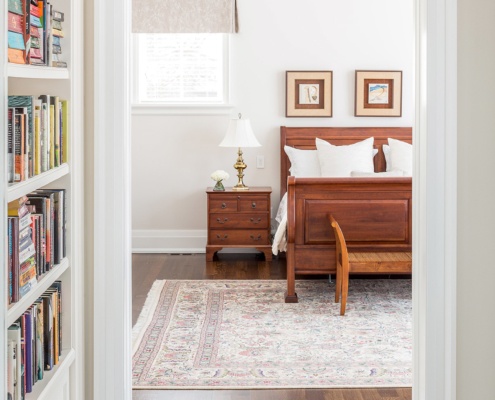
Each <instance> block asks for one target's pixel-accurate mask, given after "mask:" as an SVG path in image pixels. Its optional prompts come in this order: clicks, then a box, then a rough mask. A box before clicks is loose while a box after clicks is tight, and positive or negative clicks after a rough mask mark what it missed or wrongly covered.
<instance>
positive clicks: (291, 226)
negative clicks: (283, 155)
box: [285, 176, 297, 303]
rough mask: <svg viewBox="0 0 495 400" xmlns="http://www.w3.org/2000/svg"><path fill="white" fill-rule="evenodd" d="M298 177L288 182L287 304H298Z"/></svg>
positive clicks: (289, 179)
mask: <svg viewBox="0 0 495 400" xmlns="http://www.w3.org/2000/svg"><path fill="white" fill-rule="evenodd" d="M295 184H296V177H294V176H289V178H288V180H287V252H286V254H287V292H286V293H285V302H286V303H297V293H296V272H295V271H296V270H295V262H296V258H295V215H296V204H295V198H294V188H295V186H294V185H295Z"/></svg>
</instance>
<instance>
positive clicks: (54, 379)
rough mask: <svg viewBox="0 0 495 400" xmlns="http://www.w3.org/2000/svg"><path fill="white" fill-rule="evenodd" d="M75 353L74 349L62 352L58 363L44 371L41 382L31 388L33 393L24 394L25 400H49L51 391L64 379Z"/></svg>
mask: <svg viewBox="0 0 495 400" xmlns="http://www.w3.org/2000/svg"><path fill="white" fill-rule="evenodd" d="M75 357H76V352H75V350H74V349H64V350H62V356H61V357H60V361H59V363H58V364H57V365H56V366H55V367H54V368H53V369H52V370H51V371H44V372H43V374H44V377H43V380H41V381H38V382H36V385H34V386H33V391H32V392H31V393H27V394H26V398H25V400H34V399H36V400H42V399H47V400H50V399H51V391H52V390H53V388H54V387H55V386H56V385H58V384H59V381H60V380H61V379H63V378H65V375H66V374H67V372H68V369H69V368H70V367H71V365H72V364H73V363H74V360H75Z"/></svg>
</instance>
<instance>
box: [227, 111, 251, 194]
mask: <svg viewBox="0 0 495 400" xmlns="http://www.w3.org/2000/svg"><path fill="white" fill-rule="evenodd" d="M219 146H220V147H237V148H238V151H237V161H236V163H235V164H234V168H235V169H236V170H237V177H238V178H239V181H238V182H237V185H235V186H234V187H233V188H232V190H249V187H247V186H246V185H244V182H243V180H242V178H243V177H244V169H246V168H247V165H246V164H244V160H243V159H242V151H241V147H260V146H261V144H260V143H259V142H258V140H257V139H256V137H255V136H254V133H253V130H252V129H251V123H250V122H249V119H242V118H241V114H239V118H234V119H231V120H230V123H229V128H228V129H227V133H226V134H225V137H224V138H223V140H222V142H221V143H220V145H219Z"/></svg>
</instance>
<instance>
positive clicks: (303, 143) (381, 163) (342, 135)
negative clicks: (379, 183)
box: [280, 126, 412, 197]
mask: <svg viewBox="0 0 495 400" xmlns="http://www.w3.org/2000/svg"><path fill="white" fill-rule="evenodd" d="M371 136H373V137H374V138H375V140H374V147H375V149H378V154H377V155H376V156H375V158H374V162H375V172H382V171H385V156H384V155H383V150H382V145H383V144H388V142H387V139H388V138H394V139H398V140H402V141H404V142H407V143H412V128H410V127H405V128H390V127H386V128H376V127H373V128H355V127H352V128H347V127H346V128H338V127H326V128H323V127H319V128H307V127H306V128H294V127H287V126H281V127H280V197H282V195H283V194H284V193H285V192H286V191H287V178H288V177H289V175H290V173H289V168H290V161H289V158H288V157H287V154H285V151H284V146H285V145H287V146H291V147H295V148H298V149H304V150H312V149H316V145H315V138H320V139H323V140H326V141H328V142H330V143H332V144H333V145H336V146H341V145H347V144H352V143H356V142H359V141H361V140H364V139H366V138H369V137H371Z"/></svg>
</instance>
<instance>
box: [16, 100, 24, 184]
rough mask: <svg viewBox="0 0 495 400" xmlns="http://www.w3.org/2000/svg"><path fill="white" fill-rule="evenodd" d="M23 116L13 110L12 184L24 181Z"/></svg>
mask: <svg viewBox="0 0 495 400" xmlns="http://www.w3.org/2000/svg"><path fill="white" fill-rule="evenodd" d="M24 137H25V135H24V115H23V114H19V113H17V112H16V109H14V144H15V147H14V171H15V172H14V182H21V181H23V180H24V160H25V158H24V151H25V149H24V146H25V142H24Z"/></svg>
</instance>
